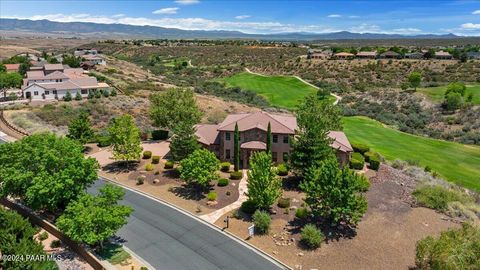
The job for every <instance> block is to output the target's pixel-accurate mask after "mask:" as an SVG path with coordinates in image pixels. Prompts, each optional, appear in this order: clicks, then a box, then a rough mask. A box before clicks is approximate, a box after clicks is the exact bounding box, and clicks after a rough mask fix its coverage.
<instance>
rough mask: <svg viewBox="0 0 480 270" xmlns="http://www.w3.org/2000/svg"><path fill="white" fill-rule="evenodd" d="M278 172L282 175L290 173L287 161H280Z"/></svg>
mask: <svg viewBox="0 0 480 270" xmlns="http://www.w3.org/2000/svg"><path fill="white" fill-rule="evenodd" d="M277 174H278V175H280V176H286V175H288V169H287V166H286V165H285V163H280V164H278V166H277Z"/></svg>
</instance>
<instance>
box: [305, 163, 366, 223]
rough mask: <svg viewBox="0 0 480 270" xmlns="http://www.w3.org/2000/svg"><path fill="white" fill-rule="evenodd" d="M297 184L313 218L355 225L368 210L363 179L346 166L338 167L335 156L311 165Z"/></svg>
mask: <svg viewBox="0 0 480 270" xmlns="http://www.w3.org/2000/svg"><path fill="white" fill-rule="evenodd" d="M300 187H301V188H302V190H303V191H304V192H305V195H306V197H305V202H306V204H307V205H308V206H309V207H310V209H311V211H312V214H313V215H314V216H315V217H316V218H325V219H327V220H329V221H331V222H334V223H336V224H339V223H340V222H345V223H346V224H347V225H356V224H357V223H358V222H359V221H360V219H361V217H362V216H363V214H364V213H365V212H366V210H367V200H366V199H365V197H364V196H363V195H362V194H361V192H362V190H364V187H365V185H364V179H363V178H362V176H361V175H357V174H356V173H355V172H353V171H352V170H350V169H348V168H341V169H340V168H339V167H338V162H337V160H336V158H335V157H330V158H328V159H326V160H325V161H323V162H322V164H321V165H320V167H318V168H311V169H310V170H309V171H308V172H307V174H306V175H305V180H304V181H303V182H302V183H301V184H300Z"/></svg>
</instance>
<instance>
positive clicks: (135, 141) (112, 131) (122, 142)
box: [107, 114, 142, 162]
mask: <svg viewBox="0 0 480 270" xmlns="http://www.w3.org/2000/svg"><path fill="white" fill-rule="evenodd" d="M107 130H108V134H109V138H110V142H111V143H112V150H113V158H114V159H116V160H123V161H127V162H128V161H131V160H138V159H139V158H140V154H141V153H142V147H140V130H139V129H138V127H137V126H136V125H135V122H134V121H133V117H132V116H131V115H128V114H124V115H122V116H120V117H117V118H113V119H112V120H110V123H109V124H108V128H107Z"/></svg>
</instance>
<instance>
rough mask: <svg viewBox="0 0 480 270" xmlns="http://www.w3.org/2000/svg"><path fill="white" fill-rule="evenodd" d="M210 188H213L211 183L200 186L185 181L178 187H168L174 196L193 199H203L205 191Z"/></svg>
mask: <svg viewBox="0 0 480 270" xmlns="http://www.w3.org/2000/svg"><path fill="white" fill-rule="evenodd" d="M210 190H213V186H212V185H210V186H208V187H205V188H202V187H198V186H195V185H188V184H186V183H184V184H182V185H181V186H179V187H172V188H170V191H171V192H172V193H173V194H175V195H176V196H178V197H180V198H183V199H186V200H195V201H200V200H202V199H205V198H206V196H205V193H207V192H208V191H210Z"/></svg>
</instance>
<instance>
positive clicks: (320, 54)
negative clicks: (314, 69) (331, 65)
mask: <svg viewBox="0 0 480 270" xmlns="http://www.w3.org/2000/svg"><path fill="white" fill-rule="evenodd" d="M329 58H330V55H328V54H326V53H323V52H318V53H313V54H311V55H310V59H321V60H326V59H329Z"/></svg>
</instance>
